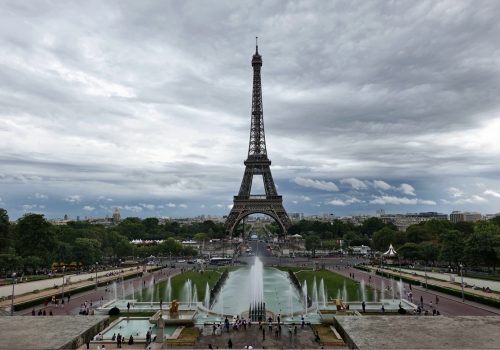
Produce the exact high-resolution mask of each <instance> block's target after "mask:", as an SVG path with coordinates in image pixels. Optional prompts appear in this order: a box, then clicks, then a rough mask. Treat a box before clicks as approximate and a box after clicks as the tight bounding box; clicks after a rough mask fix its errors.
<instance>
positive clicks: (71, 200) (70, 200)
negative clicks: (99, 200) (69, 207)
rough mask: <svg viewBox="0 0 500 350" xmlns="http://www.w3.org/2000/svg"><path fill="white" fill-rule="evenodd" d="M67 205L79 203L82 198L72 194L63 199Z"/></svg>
mask: <svg viewBox="0 0 500 350" xmlns="http://www.w3.org/2000/svg"><path fill="white" fill-rule="evenodd" d="M64 200H65V201H66V202H68V203H80V202H81V201H82V197H81V196H80V195H78V194H73V195H71V196H68V197H66V198H65V199H64Z"/></svg>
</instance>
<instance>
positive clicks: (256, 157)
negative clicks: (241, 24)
mask: <svg viewBox="0 0 500 350" xmlns="http://www.w3.org/2000/svg"><path fill="white" fill-rule="evenodd" d="M252 67H253V90H252V117H251V125H250V142H249V145H248V157H247V159H246V160H245V162H244V164H245V172H244V174H243V180H242V181H241V186H240V191H239V192H238V195H237V196H234V199H233V207H232V208H231V211H230V212H229V215H228V217H227V219H226V223H225V229H226V232H227V233H228V234H229V235H231V236H232V235H233V233H234V230H235V228H236V227H237V226H238V224H239V222H240V221H241V220H243V219H244V218H245V217H247V216H249V215H252V214H265V215H268V216H270V217H272V218H273V219H274V220H275V221H276V222H277V224H278V225H279V226H280V228H281V230H282V231H283V233H286V232H287V230H288V228H289V227H290V225H291V222H290V218H289V217H288V214H287V213H286V210H285V208H284V207H283V198H282V197H281V196H280V195H278V192H277V191H276V186H275V185H274V180H273V176H272V174H271V167H270V166H271V161H270V160H269V158H268V157H267V149H266V138H265V133H264V112H263V109H262V85H261V76H260V69H261V67H262V56H261V55H260V54H259V47H258V45H256V46H255V54H254V55H253V57H252ZM254 175H261V176H262V179H263V182H264V191H265V194H264V195H251V190H252V182H253V177H254Z"/></svg>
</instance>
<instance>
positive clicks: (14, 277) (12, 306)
mask: <svg viewBox="0 0 500 350" xmlns="http://www.w3.org/2000/svg"><path fill="white" fill-rule="evenodd" d="M16 281H17V280H16V273H15V272H13V273H12V298H11V303H10V315H11V316H14V285H15V284H16Z"/></svg>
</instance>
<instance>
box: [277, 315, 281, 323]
mask: <svg viewBox="0 0 500 350" xmlns="http://www.w3.org/2000/svg"><path fill="white" fill-rule="evenodd" d="M280 321H281V314H278V324H280Z"/></svg>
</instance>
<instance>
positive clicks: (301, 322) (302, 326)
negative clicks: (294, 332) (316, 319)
mask: <svg viewBox="0 0 500 350" xmlns="http://www.w3.org/2000/svg"><path fill="white" fill-rule="evenodd" d="M305 324H306V323H305V321H304V315H301V316H300V328H302V329H304V326H305Z"/></svg>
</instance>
